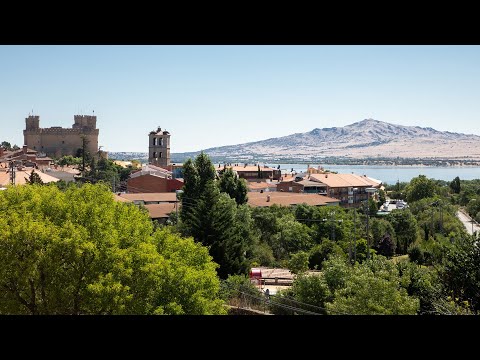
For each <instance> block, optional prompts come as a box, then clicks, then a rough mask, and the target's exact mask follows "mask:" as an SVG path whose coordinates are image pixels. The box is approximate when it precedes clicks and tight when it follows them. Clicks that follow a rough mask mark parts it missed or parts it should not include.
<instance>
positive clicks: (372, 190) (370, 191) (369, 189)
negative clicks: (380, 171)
mask: <svg viewBox="0 0 480 360" xmlns="http://www.w3.org/2000/svg"><path fill="white" fill-rule="evenodd" d="M365 192H366V193H367V194H370V193H376V192H377V189H375V188H366V189H365ZM369 200H370V195H367V200H365V205H366V213H367V261H368V259H369V258H370V235H369V233H368V219H369V215H370V206H369V205H370V204H369Z"/></svg>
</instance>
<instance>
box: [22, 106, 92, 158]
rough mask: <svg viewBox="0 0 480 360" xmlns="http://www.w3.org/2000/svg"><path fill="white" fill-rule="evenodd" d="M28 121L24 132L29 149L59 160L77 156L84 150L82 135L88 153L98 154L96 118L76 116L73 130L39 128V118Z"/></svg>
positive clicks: (32, 117)
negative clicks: (79, 150) (85, 140)
mask: <svg viewBox="0 0 480 360" xmlns="http://www.w3.org/2000/svg"><path fill="white" fill-rule="evenodd" d="M25 120H26V130H24V131H23V134H24V143H25V144H26V145H27V146H28V148H30V149H33V150H36V151H39V152H44V153H46V154H47V156H50V157H54V158H59V157H62V156H65V155H72V156H75V155H76V154H77V151H78V149H81V148H82V135H84V136H85V137H86V139H87V151H88V152H90V154H91V155H96V154H97V152H98V133H99V130H98V129H95V126H96V117H95V116H82V115H75V124H74V125H73V126H72V128H71V129H68V128H62V127H51V128H45V129H42V128H40V127H39V119H38V116H35V117H34V116H30V117H29V118H27V119H25Z"/></svg>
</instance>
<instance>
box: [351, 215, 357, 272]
mask: <svg viewBox="0 0 480 360" xmlns="http://www.w3.org/2000/svg"><path fill="white" fill-rule="evenodd" d="M353 241H354V245H353V262H352V241H351V238H350V263H351V264H352V265H355V262H356V261H357V209H355V208H353Z"/></svg>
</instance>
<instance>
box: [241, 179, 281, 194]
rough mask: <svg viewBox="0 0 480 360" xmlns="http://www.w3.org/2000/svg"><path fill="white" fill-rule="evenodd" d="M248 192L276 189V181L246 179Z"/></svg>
mask: <svg viewBox="0 0 480 360" xmlns="http://www.w3.org/2000/svg"><path fill="white" fill-rule="evenodd" d="M247 186H248V191H249V192H270V191H277V183H273V182H270V181H248V182H247Z"/></svg>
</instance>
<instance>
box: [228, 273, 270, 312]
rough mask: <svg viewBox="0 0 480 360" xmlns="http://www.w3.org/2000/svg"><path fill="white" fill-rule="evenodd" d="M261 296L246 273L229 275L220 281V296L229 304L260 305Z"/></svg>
mask: <svg viewBox="0 0 480 360" xmlns="http://www.w3.org/2000/svg"><path fill="white" fill-rule="evenodd" d="M262 297H263V294H262V292H261V291H260V290H259V289H258V287H257V286H255V284H253V283H252V282H251V281H250V279H249V277H248V276H246V275H229V276H228V277H227V278H226V279H225V280H222V281H221V287H220V298H221V299H222V300H224V301H225V302H227V303H228V304H229V305H231V306H242V305H243V306H245V305H247V304H248V305H250V307H252V305H253V306H261V305H263V304H262V301H261V300H259V299H260V298H262ZM245 303H247V304H245Z"/></svg>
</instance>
